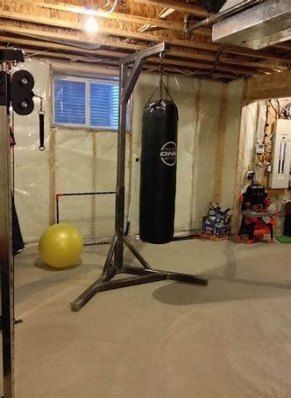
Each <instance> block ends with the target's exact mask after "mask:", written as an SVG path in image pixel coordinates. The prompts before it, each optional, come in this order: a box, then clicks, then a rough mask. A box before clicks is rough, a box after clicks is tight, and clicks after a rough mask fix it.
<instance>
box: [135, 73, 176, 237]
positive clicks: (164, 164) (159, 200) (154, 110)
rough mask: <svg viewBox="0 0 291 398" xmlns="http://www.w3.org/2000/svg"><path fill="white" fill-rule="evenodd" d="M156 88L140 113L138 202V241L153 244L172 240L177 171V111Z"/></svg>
mask: <svg viewBox="0 0 291 398" xmlns="http://www.w3.org/2000/svg"><path fill="white" fill-rule="evenodd" d="M160 79H163V76H162V74H161V76H160ZM160 87H161V89H160V99H159V100H157V101H154V102H151V98H150V99H149V101H148V103H147V104H146V106H145V108H144V111H143V120H142V125H143V127H142V144H141V164H140V200H139V203H140V206H139V235H140V238H141V240H143V241H144V242H148V243H156V244H162V243H168V242H170V241H171V240H172V239H173V235H174V217H175V195H176V170H177V128H178V109H177V107H176V105H175V104H174V102H173V101H172V99H170V100H166V99H163V87H164V83H163V82H162V81H161V82H160Z"/></svg>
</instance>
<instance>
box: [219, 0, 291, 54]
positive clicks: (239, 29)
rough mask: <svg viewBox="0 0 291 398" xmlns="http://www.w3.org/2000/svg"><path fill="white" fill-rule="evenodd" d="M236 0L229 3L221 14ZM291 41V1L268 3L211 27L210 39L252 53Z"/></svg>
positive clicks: (229, 0) (269, 0) (236, 0)
mask: <svg viewBox="0 0 291 398" xmlns="http://www.w3.org/2000/svg"><path fill="white" fill-rule="evenodd" d="M239 2H240V1H239V0H228V1H227V2H226V4H225V5H224V6H223V8H222V10H221V11H225V10H227V9H228V8H229V7H233V6H234V4H235V3H239ZM290 39H291V0H268V1H266V2H264V3H263V4H259V5H256V6H254V7H252V8H250V9H247V10H245V11H242V12H240V13H238V14H236V15H233V16H231V17H229V18H227V19H224V20H222V21H219V22H217V23H216V24H215V25H213V30H212V40H213V41H214V42H219V43H228V44H234V45H237V46H242V47H248V48H252V49H255V50H258V49H261V48H264V47H267V46H270V45H273V44H276V43H279V42H283V41H287V40H290Z"/></svg>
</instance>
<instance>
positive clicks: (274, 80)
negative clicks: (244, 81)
mask: <svg viewBox="0 0 291 398" xmlns="http://www.w3.org/2000/svg"><path fill="white" fill-rule="evenodd" d="M284 97H291V70H290V69H289V70H286V71H284V72H277V73H276V72H274V73H271V74H269V75H265V76H259V77H256V78H253V79H251V80H250V90H249V97H248V100H249V102H251V101H254V100H261V99H267V98H284Z"/></svg>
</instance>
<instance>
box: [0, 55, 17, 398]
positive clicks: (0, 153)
mask: <svg viewBox="0 0 291 398" xmlns="http://www.w3.org/2000/svg"><path fill="white" fill-rule="evenodd" d="M1 71H2V72H4V71H5V72H6V62H2V66H1ZM1 79H7V75H6V73H5V74H2V75H1ZM1 83H4V85H5V82H3V81H2V82H1ZM10 173H11V165H10V141H9V125H8V109H7V105H1V106H0V273H1V308H2V315H1V316H2V358H3V379H4V381H3V387H4V397H5V398H14V396H15V395H14V270H13V268H14V266H13V256H12V211H11V183H10Z"/></svg>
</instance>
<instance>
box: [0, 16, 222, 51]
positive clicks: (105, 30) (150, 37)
mask: <svg viewBox="0 0 291 398" xmlns="http://www.w3.org/2000/svg"><path fill="white" fill-rule="evenodd" d="M0 18H4V19H10V20H14V21H15V20H17V21H21V22H29V23H34V24H38V25H47V26H54V27H59V28H66V29H74V30H78V31H84V24H83V23H80V22H74V21H70V20H65V19H58V18H48V17H44V16H40V15H32V14H24V13H19V12H8V11H2V10H0ZM118 24H119V25H120V21H118ZM99 25H100V27H99V33H100V34H109V35H113V36H121V37H130V38H133V39H139V40H144V41H150V42H152V41H154V42H160V41H167V42H168V43H172V44H175V45H178V46H183V47H190V48H197V49H202V50H207V51H217V50H218V49H219V45H216V44H212V43H208V42H203V41H197V40H187V39H183V38H182V36H183V35H180V36H181V38H180V37H179V35H177V34H175V32H174V33H173V32H171V34H162V33H160V32H159V33H144V32H138V31H136V30H134V29H133V30H131V29H130V28H129V26H128V25H126V24H125V26H124V29H121V28H117V27H113V26H107V25H106V24H105V23H102V24H99ZM168 32H170V31H168Z"/></svg>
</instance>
